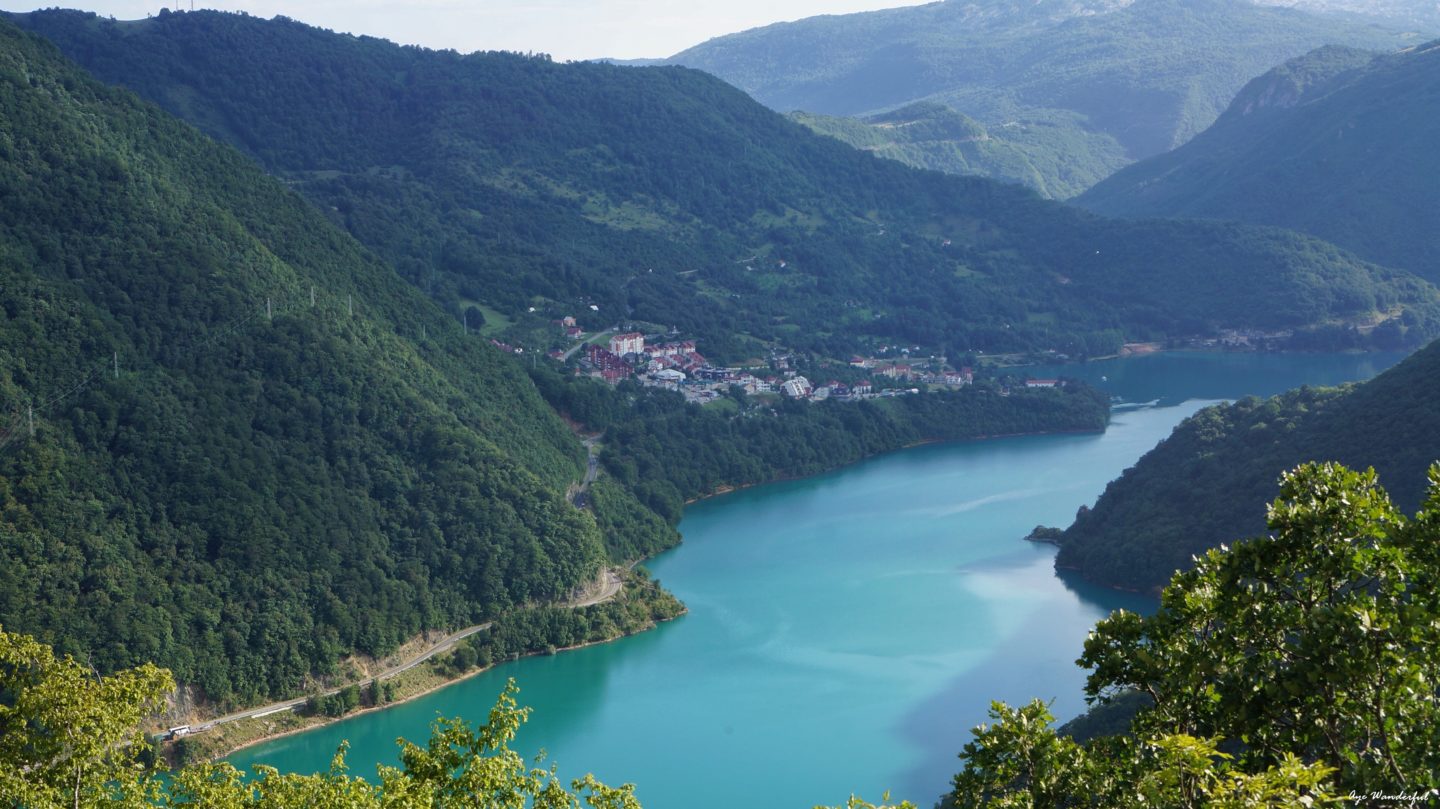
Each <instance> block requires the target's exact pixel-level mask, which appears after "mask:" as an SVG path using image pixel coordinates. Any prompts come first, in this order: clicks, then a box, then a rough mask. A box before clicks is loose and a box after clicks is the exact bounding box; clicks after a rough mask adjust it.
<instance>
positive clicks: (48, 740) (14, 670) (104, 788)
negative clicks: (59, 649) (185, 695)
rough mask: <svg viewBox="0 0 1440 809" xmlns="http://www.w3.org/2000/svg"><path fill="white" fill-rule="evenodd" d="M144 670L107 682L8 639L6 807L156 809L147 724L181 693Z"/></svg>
mask: <svg viewBox="0 0 1440 809" xmlns="http://www.w3.org/2000/svg"><path fill="white" fill-rule="evenodd" d="M174 688H175V683H174V681H173V680H172V679H171V678H170V673H169V672H167V671H164V670H162V669H159V668H156V667H155V666H153V665H151V664H148V663H147V664H145V665H142V666H140V667H138V668H134V669H130V670H128V671H121V672H117V673H115V674H111V675H109V676H106V677H101V676H99V675H98V674H96V673H95V671H94V670H93V669H91V668H90V667H89V666H86V665H82V664H80V663H78V662H76V661H75V660H74V659H73V658H70V657H65V658H56V657H55V654H54V652H52V651H51V649H50V647H48V646H45V645H43V644H41V643H38V642H36V641H35V640H34V639H33V638H29V637H26V636H24V635H15V634H11V633H8V632H4V631H0V804H3V805H5V806H32V807H42V806H77V807H78V806H113V807H121V806H125V807H129V806H134V807H143V806H147V805H149V800H150V799H151V798H152V797H153V795H154V790H155V787H156V783H155V781H154V775H155V769H154V766H153V764H151V765H146V764H144V763H142V762H143V761H144V760H145V759H147V758H149V757H148V756H146V755H144V754H145V753H146V752H148V750H149V745H148V744H147V742H146V740H145V737H144V735H143V734H142V733H140V731H139V727H140V720H141V718H142V717H144V716H147V715H149V714H152V713H154V712H155V711H156V710H157V709H158V708H160V706H161V705H162V704H163V702H164V697H165V695H166V694H168V693H169V692H170V691H172V690H174Z"/></svg>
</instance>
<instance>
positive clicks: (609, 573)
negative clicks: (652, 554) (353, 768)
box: [190, 456, 624, 733]
mask: <svg viewBox="0 0 1440 809" xmlns="http://www.w3.org/2000/svg"><path fill="white" fill-rule="evenodd" d="M591 460H592V466H591V469H592V471H593V469H594V466H593V461H594V458H593V456H592V458H591ZM591 480H594V477H593V475H591V476H587V480H586V483H587V484H588V483H589V482H590V481H591ZM595 585H596V586H592V587H590V588H587V589H586V591H585V592H583V593H579V594H577V595H576V596H574V597H573V598H572V599H571V600H570V601H568V602H566V605H565V606H567V607H569V608H570V609H579V608H580V607H589V606H593V605H595V604H600V603H603V602H606V601H609V600H610V599H612V598H614V597H615V596H616V595H617V594H619V592H620V589H621V588H622V587H623V586H624V582H623V580H622V579H621V578H620V573H619V571H617V570H615V569H613V568H606V569H605V570H604V571H603V572H602V573H601V578H600V580H599V581H598V582H596V583H595ZM493 623H494V622H493V621H486V622H485V623H483V624H476V625H475V626H471V627H466V628H465V629H462V630H460V631H459V632H455V633H453V634H450V635H446V636H445V637H444V638H442V639H440V640H439V641H438V642H436V643H435V644H434V645H432V646H431V647H430V648H428V649H426V650H425V651H423V652H421V653H420V654H418V655H416V656H414V657H412V658H410V659H409V660H406V661H405V662H403V663H399V664H397V665H395V666H392V667H390V668H388V669H386V670H384V671H382V672H380V673H379V674H377V675H375V676H374V678H373V679H376V680H388V679H390V678H391V677H395V676H396V675H399V674H403V673H404V672H407V671H409V670H410V669H413V668H415V667H416V666H418V665H420V664H421V663H424V662H425V661H427V660H429V659H431V658H433V657H435V656H436V655H438V654H442V653H444V652H448V651H450V650H451V649H453V648H455V644H457V643H459V642H460V641H462V640H465V639H466V638H468V637H470V636H471V635H474V634H475V633H477V632H483V631H485V630H487V629H489V628H490V626H491V624H493ZM351 685H354V683H352V684H351ZM348 687H349V686H348V685H347V686H340V687H338V688H331V689H329V690H327V691H322V692H320V696H322V697H328V696H331V695H332V694H338V693H340V691H341V690H342V689H344V688H348ZM309 701H310V696H309V695H306V696H303V697H299V698H297V699H290V700H285V701H283V702H272V703H270V704H269V705H261V706H259V707H257V708H247V709H245V710H243V711H236V712H235V713H231V714H226V715H224V716H221V717H217V718H215V719H211V720H210V721H208V722H204V723H201V724H198V725H196V726H195V727H194V728H193V729H192V730H191V731H190V732H191V733H201V732H204V731H207V730H211V729H212V728H215V727H216V726H218V725H224V724H228V723H230V722H239V721H240V720H242V719H257V718H260V717H263V716H269V715H270V714H276V713H280V712H282V711H294V710H298V709H299V708H302V707H304V705H305V703H307V702H309Z"/></svg>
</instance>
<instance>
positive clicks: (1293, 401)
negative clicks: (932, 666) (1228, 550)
mask: <svg viewBox="0 0 1440 809" xmlns="http://www.w3.org/2000/svg"><path fill="white" fill-rule="evenodd" d="M1437 398H1440V343H1433V344H1431V345H1430V346H1428V347H1426V348H1424V349H1422V350H1420V351H1419V352H1418V353H1416V354H1414V355H1413V356H1411V357H1409V358H1408V359H1406V360H1405V361H1404V362H1402V363H1400V364H1399V365H1397V366H1396V367H1394V368H1392V369H1390V370H1389V371H1386V372H1385V373H1383V374H1381V375H1379V376H1377V377H1375V378H1374V379H1372V380H1370V381H1368V382H1364V383H1361V384H1356V385H1349V386H1345V387H1341V388H1322V389H1315V388H1300V389H1298V390H1294V391H1290V392H1288V393H1285V394H1282V395H1280V396H1277V397H1275V398H1272V399H1254V398H1251V399H1245V400H1243V401H1240V402H1236V403H1235V404H1232V405H1224V406H1219V407H1212V408H1207V409H1205V410H1202V411H1200V412H1199V413H1197V414H1196V415H1194V416H1192V417H1191V418H1189V419H1187V420H1185V421H1184V422H1183V423H1182V424H1181V425H1180V426H1179V427H1177V428H1175V432H1174V433H1173V434H1172V435H1171V436H1170V437H1169V438H1167V439H1166V440H1165V441H1164V442H1162V443H1161V444H1160V445H1159V446H1158V447H1156V448H1155V449H1154V450H1152V451H1151V452H1149V453H1148V454H1146V455H1145V456H1144V457H1143V458H1141V459H1140V461H1139V462H1137V463H1136V464H1135V466H1134V467H1132V468H1131V469H1128V470H1126V472H1125V474H1124V475H1122V476H1121V477H1120V478H1119V479H1118V480H1116V481H1114V482H1112V483H1111V484H1110V485H1109V486H1108V487H1106V489H1105V493H1104V494H1103V495H1101V496H1100V499H1099V500H1098V501H1096V503H1095V506H1094V508H1092V509H1088V510H1082V512H1081V513H1080V514H1079V515H1078V516H1077V517H1076V519H1075V523H1074V525H1072V526H1070V528H1068V529H1067V530H1066V531H1065V533H1064V535H1063V536H1062V538H1061V545H1060V554H1059V556H1058V557H1057V558H1056V565H1057V567H1060V568H1069V569H1074V570H1078V571H1079V572H1080V574H1081V575H1083V576H1084V577H1085V578H1087V579H1090V580H1092V581H1096V582H1099V583H1102V584H1107V585H1111V586H1116V587H1125V588H1131V589H1139V590H1151V589H1156V588H1158V587H1160V586H1162V585H1163V584H1165V583H1166V582H1168V581H1169V580H1170V574H1171V573H1173V572H1174V571H1175V570H1176V569H1177V568H1188V567H1189V566H1190V558H1191V556H1193V555H1195V554H1198V553H1201V552H1203V551H1205V550H1206V549H1209V548H1213V547H1216V546H1218V545H1219V544H1220V543H1221V542H1230V541H1233V540H1235V539H1237V538H1240V537H1248V536H1255V535H1258V534H1261V533H1263V532H1264V530H1265V510H1264V508H1263V506H1264V504H1265V503H1268V502H1270V501H1271V500H1272V499H1273V498H1274V495H1275V490H1276V489H1275V487H1276V482H1277V480H1278V479H1279V476H1280V473H1281V472H1282V471H1285V470H1287V469H1290V468H1292V467H1294V466H1296V465H1297V464H1299V463H1302V462H1306V461H1332V460H1333V461H1339V462H1341V463H1343V464H1345V465H1347V466H1351V467H1354V468H1360V469H1363V468H1366V467H1374V468H1375V470H1376V472H1378V473H1379V475H1380V480H1381V482H1382V483H1384V484H1385V487H1386V489H1387V490H1389V492H1390V494H1391V495H1392V496H1393V497H1394V499H1395V502H1396V504H1397V505H1399V506H1400V507H1401V508H1402V509H1403V510H1405V511H1411V510H1413V509H1414V508H1415V507H1416V506H1417V505H1418V504H1419V503H1420V501H1421V498H1422V496H1423V494H1424V482H1425V470H1426V469H1427V468H1428V467H1429V465H1430V464H1432V463H1435V462H1436V461H1440V407H1436V406H1435V402H1436V400H1437Z"/></svg>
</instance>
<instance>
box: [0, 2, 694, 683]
mask: <svg viewBox="0 0 1440 809" xmlns="http://www.w3.org/2000/svg"><path fill="white" fill-rule="evenodd" d="M0 287H3V289H4V290H5V294H4V295H3V306H4V307H5V310H4V318H3V319H0V402H3V407H4V414H3V417H0V425H3V434H0V616H3V620H4V623H5V625H6V627H7V628H13V629H16V630H23V631H25V632H28V633H33V634H35V635H36V636H38V637H40V638H43V639H44V640H45V641H46V642H47V643H50V644H53V645H54V646H55V647H56V648H58V649H60V650H63V651H65V652H73V653H75V654H76V655H77V656H80V657H81V658H83V659H86V660H88V661H89V662H90V663H91V664H93V665H94V666H95V667H96V668H97V669H99V670H100V671H112V670H116V669H120V668H125V667H130V666H135V665H138V664H140V663H142V662H146V661H157V662H159V663H162V664H163V665H165V666H167V667H169V668H171V669H172V670H173V671H174V673H175V675H176V676H177V677H178V678H180V679H181V680H182V681H183V682H185V683H189V684H193V685H196V686H198V687H200V688H201V689H203V692H204V694H205V695H206V696H208V697H209V698H211V699H212V700H216V701H219V702H221V703H233V702H248V701H253V700H256V699H258V698H260V697H264V696H267V695H278V694H293V693H295V692H297V691H299V690H300V689H301V686H302V682H303V681H304V680H305V678H306V677H307V676H310V675H312V674H325V673H327V672H331V671H333V670H334V668H335V665H336V661H337V660H338V659H340V658H341V657H342V656H344V655H348V654H351V653H355V652H359V653H363V654H371V655H378V654H383V653H386V652H388V651H390V650H392V649H393V648H394V647H395V646H396V645H397V644H398V643H399V642H401V641H402V640H405V639H408V638H410V637H411V636H413V635H414V634H416V633H417V632H419V631H421V630H422V629H426V628H436V627H448V626H453V625H457V624H458V625H464V624H468V623H473V622H476V621H477V619H480V618H483V617H486V616H490V615H494V614H498V613H499V612H501V611H503V610H505V609H508V608H510V607H512V606H514V605H517V604H522V603H532V602H536V601H545V600H551V599H555V598H557V597H564V596H566V595H567V594H568V593H569V592H570V591H571V590H572V589H573V588H575V587H576V586H577V585H580V584H582V583H586V582H588V581H590V580H592V579H593V578H594V577H595V575H596V574H597V572H598V570H599V568H600V566H601V564H602V563H603V562H604V561H605V558H606V555H607V551H608V552H609V553H610V554H612V555H613V556H615V557H617V558H626V557H631V556H634V555H636V554H637V553H638V552H646V551H649V550H651V549H652V547H653V545H654V544H655V543H657V542H664V541H666V537H668V536H670V534H673V532H669V533H668V534H657V533H656V532H657V531H658V530H659V529H657V528H656V527H655V526H656V524H657V523H659V521H658V518H655V517H654V516H653V515H651V516H649V517H648V520H649V522H648V523H646V522H645V520H646V519H647V518H646V516H645V513H644V512H645V509H644V507H643V506H641V505H640V504H639V503H637V502H635V501H634V500H633V498H631V497H630V495H629V494H628V493H627V492H626V491H625V490H623V489H621V488H618V487H615V488H607V489H606V492H605V496H604V498H603V500H598V499H597V503H599V505H598V506H597V507H598V509H599V511H600V512H602V516H601V521H600V522H601V526H603V529H602V527H598V526H597V524H596V522H595V519H594V518H593V517H592V516H591V513H590V512H589V511H580V510H577V509H575V508H574V507H572V506H571V505H570V504H569V503H567V502H566V500H565V498H564V491H565V489H566V488H567V487H568V486H569V485H571V484H574V483H576V482H578V481H579V480H580V478H581V476H582V475H583V472H584V463H585V460H584V459H585V453H584V450H583V448H582V447H581V446H580V444H579V442H578V441H577V440H576V439H575V438H574V437H573V435H572V434H571V433H570V431H569V429H568V428H567V427H566V426H565V424H564V423H563V422H562V421H561V420H560V419H559V418H558V417H557V416H556V415H555V414H554V412H553V411H552V410H551V409H550V408H549V407H548V406H547V405H546V403H545V402H544V400H543V399H542V398H541V397H540V396H539V395H537V393H536V390H535V388H534V385H533V384H532V383H531V381H530V380H529V378H528V377H527V375H526V374H525V372H524V370H523V369H522V368H521V367H520V366H519V364H518V363H516V362H515V361H514V359H513V358H511V357H507V356H506V355H504V354H503V353H501V352H499V351H497V350H495V349H494V348H493V347H491V346H490V345H489V344H488V343H487V342H486V341H484V340H481V339H479V338H477V337H475V336H473V335H472V336H469V337H467V335H466V334H465V333H464V331H463V329H462V328H461V327H460V326H458V325H456V324H455V323H454V321H453V319H451V318H449V317H448V316H447V315H446V314H445V313H444V312H443V311H441V310H440V309H439V308H438V307H436V306H435V305H434V304H433V303H431V302H430V301H429V300H428V299H427V298H425V296H424V295H423V294H421V293H420V292H419V291H417V290H415V289H414V288H413V287H412V286H410V285H409V284H407V283H405V282H404V281H403V280H401V279H400V278H399V277H397V276H396V275H395V273H394V272H393V271H392V270H391V268H390V267H388V266H387V265H386V264H384V263H383V262H381V261H380V260H378V259H377V258H376V257H374V256H373V255H371V254H369V253H368V252H366V250H365V249H363V248H362V247H361V246H360V245H358V244H357V243H356V242H355V241H353V240H352V239H350V238H349V237H348V236H347V235H346V234H345V233H344V232H343V231H342V230H340V229H339V228H336V227H334V226H333V225H331V224H330V223H329V222H327V221H326V220H325V219H324V218H323V217H322V216H320V215H319V214H318V213H317V212H316V211H315V209H314V207H313V206H312V205H310V204H309V203H308V202H307V201H305V200H304V199H303V198H302V197H300V196H299V195H297V194H295V193H293V192H291V191H288V190H286V189H285V188H284V187H283V185H282V184H281V183H279V182H277V181H275V180H273V179H272V178H270V177H267V176H266V175H265V174H264V173H262V172H261V171H260V170H259V169H258V168H257V167H255V166H254V165H253V163H252V162H251V161H250V160H248V159H247V158H246V157H244V156H243V155H241V154H240V153H239V152H237V151H235V150H233V149H231V148H229V147H226V146H221V145H219V144H216V143H215V142H213V141H212V140H210V139H209V138H207V137H205V136H203V135H201V134H200V133H198V132H196V131H195V130H194V129H192V128H190V127H188V126H186V125H184V124H182V123H180V122H178V121H176V120H174V119H173V118H171V117H170V116H169V115H168V114H166V113H164V112H162V111H161V110H160V109H158V108H157V107H154V106H152V105H149V104H145V103H143V102H141V101H140V100H139V99H137V98H135V97H134V96H133V95H131V94H130V93H128V92H125V91H121V90H118V89H114V88H111V87H108V86H106V85H104V84H101V83H100V82H98V81H96V80H94V79H92V78H90V77H89V76H87V75H86V74H85V73H84V72H83V71H81V70H80V69H78V68H76V67H74V66H73V65H70V64H69V63H67V62H66V61H65V60H64V59H63V57H61V55H60V54H59V52H58V51H57V50H56V49H55V48H54V47H53V46H52V45H50V44H49V43H47V42H44V41H43V40H40V39H38V38H36V37H33V36H31V35H29V34H25V33H22V32H21V31H20V30H18V29H17V28H15V27H14V26H13V25H11V24H10V23H8V22H4V21H0ZM630 523H635V524H641V525H647V524H648V525H649V529H648V530H649V531H650V533H649V534H640V535H638V536H639V538H638V539H637V537H636V536H630V535H628V533H627V535H626V536H624V537H623V538H622V537H618V536H615V535H614V534H613V533H611V534H608V535H607V531H608V532H614V531H620V530H623V529H624V528H625V526H626V525H628V524H630ZM660 527H661V528H664V526H663V524H660ZM665 530H666V531H668V529H665ZM647 536H648V537H649V539H648V540H646V539H644V538H645V537H647ZM607 541H609V543H610V544H609V545H608V547H607V544H606V543H607ZM646 541H648V542H649V543H650V544H649V545H645V546H644V547H640V543H642V542H646ZM672 541H673V540H672Z"/></svg>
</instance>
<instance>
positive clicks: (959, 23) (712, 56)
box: [669, 0, 1423, 196]
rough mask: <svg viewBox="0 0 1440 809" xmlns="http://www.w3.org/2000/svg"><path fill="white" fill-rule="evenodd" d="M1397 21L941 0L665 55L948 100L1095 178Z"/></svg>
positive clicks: (778, 104)
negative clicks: (1300, 65)
mask: <svg viewBox="0 0 1440 809" xmlns="http://www.w3.org/2000/svg"><path fill="white" fill-rule="evenodd" d="M1395 26H1396V27H1382V26H1381V25H1379V24H1376V23H1373V22H1368V21H1363V20H1359V19H1355V18H1349V17H1335V16H1328V15H1327V16H1322V15H1319V14H1311V13H1307V12H1305V11H1300V10H1295V9H1289V8H1276V7H1267V6H1257V5H1253V4H1251V3H1249V2H1245V0H1198V1H1197V0H1135V1H1134V2H1132V1H1131V0H1044V1H1043V2H1017V1H1016V0H1005V1H1004V2H987V3H974V2H968V1H967V0H947V2H938V3H929V4H926V5H920V6H913V7H908V8H898V9H890V10H885V11H873V12H865V13H861V14H846V15H835V16H820V17H812V18H809V19H804V20H800V21H797V22H792V23H779V24H776V25H771V26H766V27H764V28H757V29H754V30H751V31H744V32H741V33H737V34H731V35H728V36H723V37H717V38H715V39H712V40H709V41H707V42H704V43H702V44H700V45H697V46H695V47H693V48H690V49H688V50H686V51H683V52H681V53H679V54H676V55H675V56H673V57H671V59H670V60H669V61H670V62H671V63H672V64H680V65H685V66H687V67H694V68H698V69H700V70H704V71H706V72H709V73H713V74H715V75H717V76H719V77H721V78H723V79H725V80H726V81H728V82H730V83H732V84H734V85H735V86H737V87H740V88H741V89H743V90H745V91H746V92H748V93H750V94H751V95H753V96H754V97H755V98H757V99H759V100H760V101H761V102H763V103H765V104H767V105H769V106H771V107H773V108H775V109H777V110H781V111H784V112H789V111H792V110H804V111H806V112H811V113H821V114H826V115H845V116H860V115H866V114H873V113H876V112H882V111H887V110H892V109H895V108H898V107H901V106H904V105H907V104H910V103H913V102H915V101H921V100H928V101H934V102H939V103H942V104H945V105H948V106H950V107H952V108H954V109H955V110H958V111H959V112H961V113H964V114H965V115H968V116H970V117H971V118H974V119H976V120H977V121H979V122H980V123H981V124H982V125H983V126H985V127H986V128H987V129H989V130H991V131H992V132H995V131H996V130H997V128H999V127H1001V126H1008V127H1010V128H1012V129H1014V130H1017V131H1020V132H1024V133H1027V134H1029V136H1030V137H1031V138H1033V139H1034V140H1036V141H1038V142H1037V143H1034V144H1026V150H1027V152H1028V153H1030V154H1032V155H1033V157H1032V159H1033V160H1034V161H1035V162H1036V165H1037V166H1038V167H1040V168H1041V169H1042V170H1044V169H1051V167H1052V166H1053V169H1051V170H1056V171H1058V170H1061V169H1062V168H1063V169H1064V170H1066V171H1070V172H1073V173H1074V174H1075V175H1078V176H1080V177H1088V176H1093V177H1096V178H1099V177H1103V176H1106V175H1108V174H1109V173H1110V172H1111V171H1113V170H1114V168H1116V167H1117V166H1118V165H1121V164H1123V163H1124V162H1127V161H1131V160H1139V159H1143V158H1146V157H1149V156H1151V155H1155V154H1159V153H1161V152H1165V151H1168V150H1170V149H1173V148H1175V147H1176V146H1178V145H1180V144H1182V143H1184V142H1185V141H1187V140H1189V139H1190V138H1191V137H1192V136H1193V135H1195V134H1196V133H1198V132H1200V131H1201V130H1203V129H1204V128H1205V127H1207V126H1208V125H1209V124H1210V123H1211V122H1213V121H1214V120H1215V118H1216V117H1217V116H1218V115H1219V114H1220V112H1221V111H1222V110H1224V109H1225V106H1226V105H1227V104H1228V103H1229V102H1230V99H1232V98H1233V97H1234V96H1235V93H1236V92H1238V91H1239V90H1240V88H1241V87H1243V86H1244V84H1245V82H1247V81H1249V80H1250V79H1252V78H1254V77H1255V76H1258V75H1260V74H1261V73H1263V72H1264V71H1266V70H1268V69H1270V68H1272V67H1274V66H1275V65H1277V64H1280V63H1281V62H1283V61H1285V60H1286V59H1289V58H1293V57H1295V56H1299V55H1301V54H1303V53H1306V52H1307V51H1310V50H1312V49H1314V48H1317V47H1320V46H1322V45H1328V44H1339V45H1347V46H1351V47H1361V48H1370V49H1377V50H1391V49H1394V48H1398V47H1401V46H1404V45H1410V44H1416V43H1418V42H1420V41H1422V40H1423V36H1422V35H1419V34H1415V33H1413V31H1414V29H1412V28H1408V27H1404V28H1402V27H1401V26H1400V23H1396V24H1395ZM1422 30H1423V29H1422ZM1407 32H1410V33H1407ZM935 151H943V150H941V149H938V148H937V149H935ZM1057 156H1059V157H1060V159H1061V160H1063V164H1062V163H1061V162H1060V161H1058V160H1057ZM1117 159H1118V160H1119V161H1120V162H1119V163H1117V162H1116V161H1117ZM991 176H997V175H991ZM998 176H1004V175H1003V174H1001V175H998ZM1044 185H1045V187H1047V188H1050V187H1052V186H1053V187H1054V189H1055V190H1054V191H1053V192H1052V193H1054V194H1055V195H1056V196H1060V195H1061V190H1062V189H1064V188H1066V187H1067V186H1068V185H1069V183H1068V182H1065V181H1064V180H1063V178H1062V177H1061V176H1060V175H1058V174H1047V175H1046V176H1045V183H1044Z"/></svg>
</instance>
